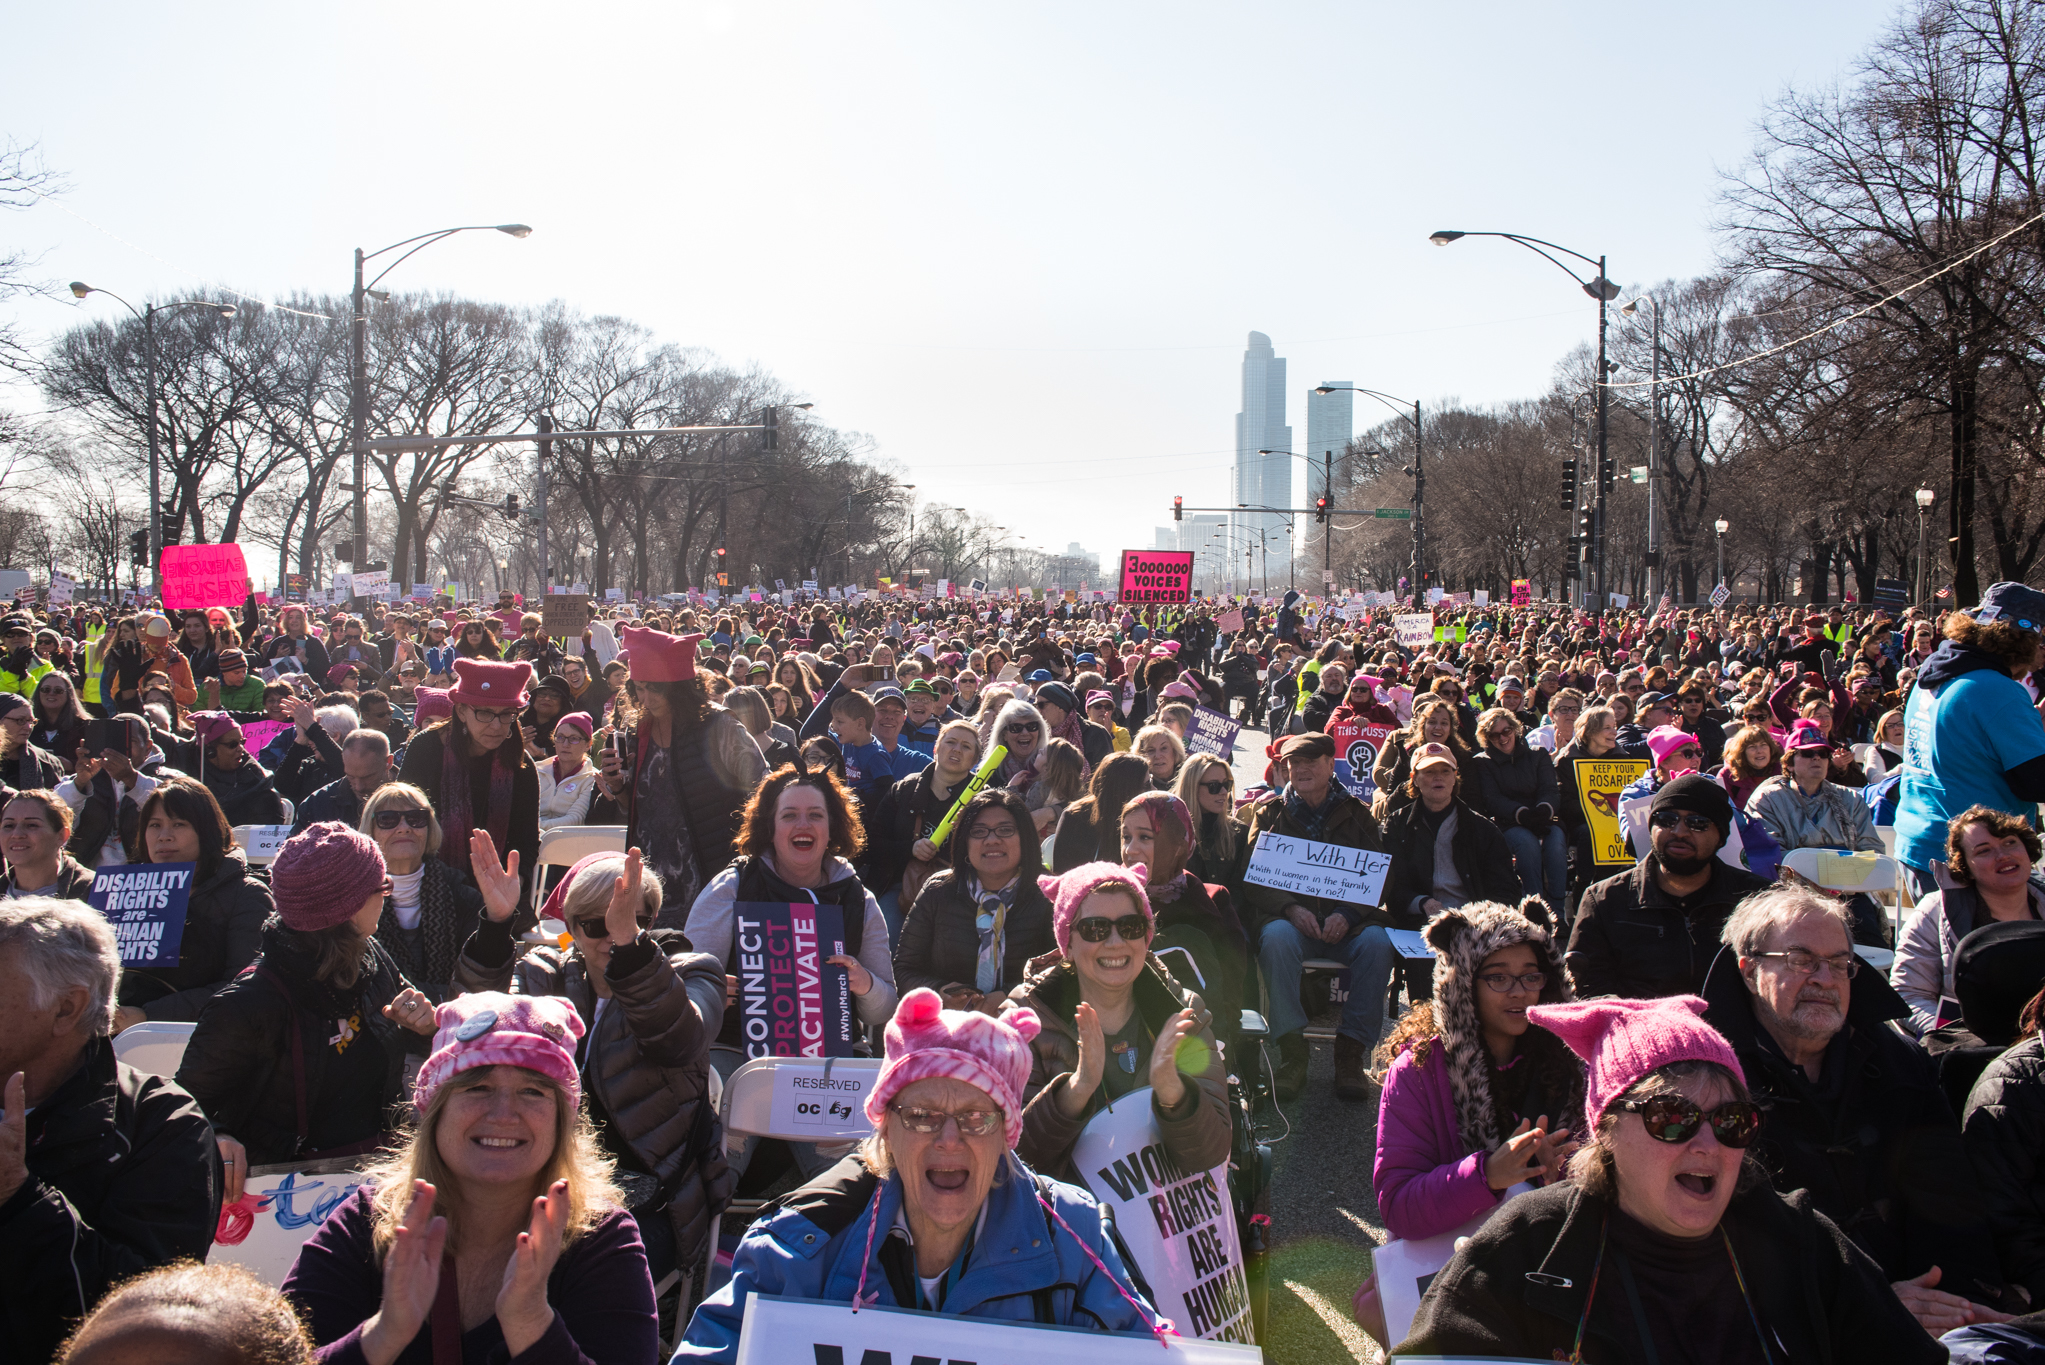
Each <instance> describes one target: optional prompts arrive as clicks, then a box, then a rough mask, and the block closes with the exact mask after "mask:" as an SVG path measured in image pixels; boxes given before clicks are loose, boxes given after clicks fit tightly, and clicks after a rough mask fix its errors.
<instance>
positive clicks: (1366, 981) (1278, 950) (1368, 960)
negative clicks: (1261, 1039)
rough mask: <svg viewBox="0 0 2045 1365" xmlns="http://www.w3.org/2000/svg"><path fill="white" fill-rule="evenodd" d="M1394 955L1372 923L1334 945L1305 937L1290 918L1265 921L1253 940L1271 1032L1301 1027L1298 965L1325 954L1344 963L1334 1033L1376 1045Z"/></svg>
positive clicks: (1368, 1045) (1276, 1034) (1282, 1032)
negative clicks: (1343, 990) (1344, 988)
mask: <svg viewBox="0 0 2045 1365" xmlns="http://www.w3.org/2000/svg"><path fill="white" fill-rule="evenodd" d="M1397 956H1398V954H1397V953H1396V952H1395V951H1394V950H1393V948H1392V939H1391V936H1390V935H1389V934H1387V933H1386V932H1385V931H1384V930H1383V929H1382V928H1380V927H1379V926H1377V925H1374V924H1373V925H1370V926H1369V927H1367V928H1365V929H1363V930H1361V931H1359V932H1357V933H1354V934H1351V935H1350V936H1349V937H1348V938H1346V939H1344V940H1343V941H1342V942H1340V943H1322V942H1320V941H1318V940H1314V941H1309V940H1308V939H1307V937H1306V936H1305V935H1304V934H1302V933H1300V931H1299V930H1297V929H1295V928H1293V926H1292V922H1291V921H1290V920H1282V919H1277V920H1273V921H1271V923H1269V924H1267V925H1265V926H1264V936H1263V938H1262V939H1261V940H1259V942H1258V944H1257V958H1258V961H1259V962H1261V963H1262V964H1263V967H1264V982H1265V985H1266V986H1267V987H1268V989H1269V991H1270V1000H1269V1003H1270V1006H1271V1018H1270V1021H1269V1022H1270V1026H1271V1036H1272V1037H1273V1038H1283V1037H1286V1036H1287V1035H1288V1034H1293V1033H1298V1032H1299V1031H1300V1030H1301V1029H1303V1028H1305V1027H1306V1026H1307V1015H1306V1010H1305V1008H1304V1007H1303V1006H1302V1005H1301V1004H1300V1002H1299V978H1300V971H1301V964H1302V963H1304V962H1305V961H1306V960H1307V959H1308V958H1310V957H1325V958H1332V959H1333V960H1335V961H1337V962H1344V963H1347V964H1348V966H1349V1002H1348V1003H1347V1004H1345V1005H1344V1006H1343V1007H1342V1022H1341V1024H1340V1025H1338V1026H1337V1030H1336V1031H1337V1032H1339V1033H1341V1034H1343V1035H1344V1036H1345V1037H1349V1038H1354V1039H1356V1040H1357V1041H1358V1042H1360V1043H1362V1044H1363V1045H1364V1046H1365V1047H1366V1048H1371V1047H1376V1046H1377V1041H1378V1034H1379V1032H1380V1031H1381V1030H1382V1029H1383V1028H1384V1025H1385V992H1386V990H1388V989H1389V988H1390V986H1391V983H1392V962H1393V960H1394V959H1395V958H1396V957H1397Z"/></svg>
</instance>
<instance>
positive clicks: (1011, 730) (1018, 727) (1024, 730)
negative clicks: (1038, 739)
mask: <svg viewBox="0 0 2045 1365" xmlns="http://www.w3.org/2000/svg"><path fill="white" fill-rule="evenodd" d="M1043 729H1044V727H1043V726H1041V725H1039V724H1037V723H1036V722H1035V721H1033V720H1025V721H1018V722H1017V723H1015V724H1014V725H1007V726H1003V727H1002V730H1001V733H1002V734H1004V735H1035V734H1041V733H1042V732H1043Z"/></svg>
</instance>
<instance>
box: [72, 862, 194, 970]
mask: <svg viewBox="0 0 2045 1365" xmlns="http://www.w3.org/2000/svg"><path fill="white" fill-rule="evenodd" d="M197 867H198V864H196V863H122V864H121V865H119V866H117V867H102V868H100V869H99V870H98V871H97V872H95V873H93V876H92V890H91V891H89V892H87V893H86V897H85V903H86V904H87V905H90V906H91V907H92V908H93V909H95V910H97V911H99V912H100V913H101V914H102V915H105V916H106V918H107V923H109V924H111V925H112V926H113V928H114V942H115V943H116V944H118V945H119V947H120V952H121V965H122V966H123V967H175V966H177V965H178V945H179V944H180V943H182V942H183V941H184V937H185V911H186V909H187V908H188V907H189V906H190V905H191V901H192V873H193V872H194V871H195V870H196V869H197Z"/></svg>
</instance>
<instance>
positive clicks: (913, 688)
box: [902, 678, 937, 697]
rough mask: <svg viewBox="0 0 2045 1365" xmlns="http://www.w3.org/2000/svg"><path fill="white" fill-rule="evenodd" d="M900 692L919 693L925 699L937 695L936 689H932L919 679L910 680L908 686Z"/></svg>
mask: <svg viewBox="0 0 2045 1365" xmlns="http://www.w3.org/2000/svg"><path fill="white" fill-rule="evenodd" d="M902 691H903V692H904V693H909V692H921V693H922V694H923V695H924V696H926V697H934V696H936V695H937V689H936V688H934V687H932V686H931V685H930V684H929V683H927V682H925V681H924V680H923V679H921V678H916V679H913V680H911V681H910V683H909V685H908V686H907V687H905V688H903V689H902Z"/></svg>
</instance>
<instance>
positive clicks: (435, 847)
mask: <svg viewBox="0 0 2045 1365" xmlns="http://www.w3.org/2000/svg"><path fill="white" fill-rule="evenodd" d="M400 801H409V802H411V803H412V805H413V806H414V807H416V808H417V809H419V810H423V811H425V812H426V856H427V857H428V858H431V857H432V856H433V855H434V854H436V853H438V852H440V839H441V833H440V817H439V816H438V815H436V814H435V813H434V810H433V800H432V798H431V797H429V796H427V795H426V793H425V792H423V791H421V790H419V788H417V787H415V786H413V785H412V784H411V783H409V782H386V783H384V784H383V785H382V786H381V787H378V788H377V789H376V790H375V791H373V792H371V793H370V794H369V799H368V800H367V801H364V802H363V803H362V818H361V819H360V820H358V821H356V822H355V828H356V829H358V830H360V831H361V832H362V833H364V834H367V835H368V836H369V837H370V838H372V839H374V838H375V837H376V815H377V812H378V811H381V810H383V809H385V808H386V807H388V806H394V805H396V804H398V803H399V802H400Z"/></svg>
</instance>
